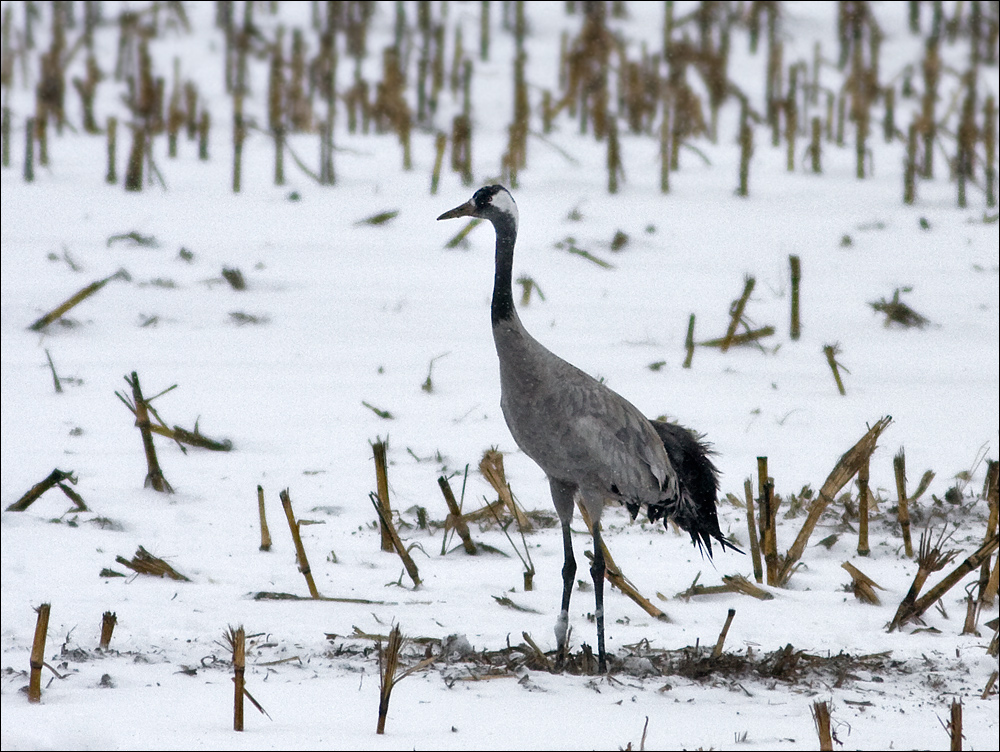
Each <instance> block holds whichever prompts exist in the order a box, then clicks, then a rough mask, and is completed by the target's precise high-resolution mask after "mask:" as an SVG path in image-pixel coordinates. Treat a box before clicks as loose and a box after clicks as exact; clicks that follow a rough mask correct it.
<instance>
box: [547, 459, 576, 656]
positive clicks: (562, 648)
mask: <svg viewBox="0 0 1000 752" xmlns="http://www.w3.org/2000/svg"><path fill="white" fill-rule="evenodd" d="M549 489H550V490H551V491H552V503H553V504H554V505H555V508H556V513H557V514H558V515H559V520H560V522H561V523H562V534H563V568H562V577H563V594H562V608H561V610H560V611H559V618H558V619H557V620H556V627H555V633H556V647H557V649H558V654H557V656H556V670H557V671H562V668H563V665H564V664H565V662H566V656H567V653H568V646H567V640H566V636H567V634H568V632H569V599H570V596H571V595H572V594H573V583H574V582H575V580H576V557H574V556H573V540H572V533H571V532H570V529H569V523H570V521H571V520H572V519H573V496H574V495H575V494H576V487H575V486H572V485H570V484H568V483H563V482H561V481H557V480H552V479H551V478H550V479H549Z"/></svg>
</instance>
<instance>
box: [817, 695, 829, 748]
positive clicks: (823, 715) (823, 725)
mask: <svg viewBox="0 0 1000 752" xmlns="http://www.w3.org/2000/svg"><path fill="white" fill-rule="evenodd" d="M812 716H813V720H814V721H815V722H816V733H817V734H819V748H820V749H821V750H832V749H833V736H832V735H831V733H830V707H829V706H828V705H827V704H826V703H825V702H814V703H813V706H812Z"/></svg>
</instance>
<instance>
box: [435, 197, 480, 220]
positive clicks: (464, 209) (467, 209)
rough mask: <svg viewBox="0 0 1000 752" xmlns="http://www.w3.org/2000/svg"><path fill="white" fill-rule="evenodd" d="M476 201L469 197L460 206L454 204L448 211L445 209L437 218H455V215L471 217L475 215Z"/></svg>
mask: <svg viewBox="0 0 1000 752" xmlns="http://www.w3.org/2000/svg"><path fill="white" fill-rule="evenodd" d="M475 211H476V202H475V201H473V200H472V199H469V200H468V201H466V202H465V203H464V204H462V205H461V206H456V207H455V208H454V209H452V210H450V211H446V212H445V213H444V214H442V215H441V216H440V217H438V219H455V218H456V217H472V216H474V215H475Z"/></svg>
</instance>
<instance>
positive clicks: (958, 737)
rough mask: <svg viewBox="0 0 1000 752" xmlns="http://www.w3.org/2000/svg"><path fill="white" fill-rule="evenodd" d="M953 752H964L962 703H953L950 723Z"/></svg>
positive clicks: (957, 701)
mask: <svg viewBox="0 0 1000 752" xmlns="http://www.w3.org/2000/svg"><path fill="white" fill-rule="evenodd" d="M948 734H949V735H950V736H951V752H962V701H961V700H952V701H951V720H950V721H949V722H948Z"/></svg>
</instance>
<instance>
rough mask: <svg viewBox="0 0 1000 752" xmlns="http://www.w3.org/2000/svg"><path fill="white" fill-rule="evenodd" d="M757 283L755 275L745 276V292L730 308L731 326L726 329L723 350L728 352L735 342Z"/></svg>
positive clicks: (721, 347) (721, 346) (722, 344)
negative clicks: (737, 330)
mask: <svg viewBox="0 0 1000 752" xmlns="http://www.w3.org/2000/svg"><path fill="white" fill-rule="evenodd" d="M755 284H757V280H756V279H754V278H753V277H745V278H744V279H743V294H742V295H740V297H739V299H738V300H736V301H734V302H733V304H732V306H731V307H730V310H729V328H728V329H727V330H726V336H725V337H724V338H723V341H722V343H721V344H720V349H721V350H722V352H726V351H727V350H728V349H729V347H730V345H731V344H732V342H733V337H734V336H735V335H736V327H737V326H739V323H740V321H741V320H742V319H743V309H744V308H746V305H747V301H748V300H750V294H751V293H752V292H753V288H754V285H755Z"/></svg>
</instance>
